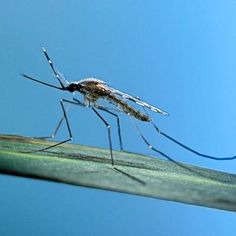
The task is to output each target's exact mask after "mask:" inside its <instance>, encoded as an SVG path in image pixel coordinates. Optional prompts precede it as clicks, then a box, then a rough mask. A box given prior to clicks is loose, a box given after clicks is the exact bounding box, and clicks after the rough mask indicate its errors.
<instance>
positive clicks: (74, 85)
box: [65, 82, 83, 93]
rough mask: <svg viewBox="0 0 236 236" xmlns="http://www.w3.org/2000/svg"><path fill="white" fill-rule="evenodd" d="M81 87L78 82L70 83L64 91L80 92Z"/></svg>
mask: <svg viewBox="0 0 236 236" xmlns="http://www.w3.org/2000/svg"><path fill="white" fill-rule="evenodd" d="M82 87H83V86H82V85H81V84H80V83H78V82H72V83H70V84H69V85H68V86H67V87H65V89H66V90H68V91H69V92H71V93H73V92H75V91H78V92H82Z"/></svg>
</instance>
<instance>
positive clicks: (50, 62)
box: [42, 47, 65, 88]
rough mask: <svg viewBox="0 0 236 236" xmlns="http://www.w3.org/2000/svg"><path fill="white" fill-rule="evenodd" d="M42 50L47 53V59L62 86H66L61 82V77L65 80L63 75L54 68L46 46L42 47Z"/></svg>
mask: <svg viewBox="0 0 236 236" xmlns="http://www.w3.org/2000/svg"><path fill="white" fill-rule="evenodd" d="M42 50H43V53H44V55H45V56H46V58H47V61H48V63H49V65H50V67H51V68H52V71H53V73H54V75H55V76H56V78H57V80H58V81H59V83H60V85H61V87H62V88H64V87H65V86H64V85H63V83H62V82H61V79H63V80H64V78H63V77H61V75H60V74H59V73H58V71H57V70H56V69H55V68H54V66H53V62H52V60H51V59H50V57H49V56H48V53H47V51H46V49H45V48H44V47H42Z"/></svg>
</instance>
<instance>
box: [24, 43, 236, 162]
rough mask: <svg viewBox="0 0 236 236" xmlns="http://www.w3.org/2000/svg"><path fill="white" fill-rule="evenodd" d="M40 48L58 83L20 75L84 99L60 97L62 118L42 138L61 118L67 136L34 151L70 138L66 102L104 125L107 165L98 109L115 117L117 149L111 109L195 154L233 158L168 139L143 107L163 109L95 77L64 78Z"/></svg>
mask: <svg viewBox="0 0 236 236" xmlns="http://www.w3.org/2000/svg"><path fill="white" fill-rule="evenodd" d="M42 51H43V53H44V55H45V57H46V59H47V61H48V63H49V66H50V67H51V69H52V71H53V74H54V76H55V77H56V79H57V80H58V82H59V84H60V86H56V85H53V84H49V83H46V82H44V81H41V80H38V79H35V78H33V77H30V76H28V75H25V74H22V76H23V77H25V78H26V79H29V80H32V81H34V82H37V83H40V84H43V85H45V86H48V87H52V88H55V89H58V90H62V91H68V92H70V93H72V94H73V95H75V93H76V92H79V93H80V94H82V95H83V96H84V99H83V101H80V100H79V99H77V98H74V97H73V98H72V100H67V99H61V100H60V104H61V108H62V111H63V117H62V118H61V119H60V122H59V123H58V125H57V127H56V130H55V131H54V133H53V134H52V135H51V136H50V137H44V138H54V137H55V135H56V133H57V131H58V129H59V128H60V126H61V124H62V122H63V120H65V122H66V127H67V130H68V134H69V138H67V139H66V140H63V141H61V142H58V143H56V144H54V145H51V146H48V147H45V148H42V149H40V150H36V151H45V150H48V149H51V148H53V147H56V146H59V145H61V144H63V143H67V142H69V141H71V140H72V139H73V136H72V132H71V128H70V124H69V120H68V116H67V110H66V107H65V104H66V103H67V104H72V105H75V106H81V107H89V108H91V109H92V111H93V112H94V113H95V114H96V115H97V116H98V117H99V119H100V120H101V121H102V122H103V123H104V124H105V126H106V127H107V135H108V143H109V150H110V157H111V165H112V166H114V164H115V163H114V158H113V149H112V140H111V126H110V125H109V123H108V122H107V121H106V120H105V118H104V117H103V116H102V115H101V113H100V112H99V111H103V112H106V113H108V114H110V115H112V116H114V117H115V118H116V122H117V129H118V137H119V145H120V149H121V151H123V150H124V149H123V143H122V138H121V128H120V119H119V116H118V115H117V114H116V113H115V112H113V110H115V111H118V112H123V113H125V114H126V115H128V116H130V117H133V118H135V119H137V120H140V121H142V122H147V123H151V125H152V126H153V127H154V129H155V130H156V131H157V132H158V133H159V134H160V135H162V136H164V137H165V138H167V139H169V140H170V141H172V142H174V143H176V144H177V145H179V146H181V147H182V148H184V149H186V150H188V151H190V152H192V153H194V154H196V155H198V156H202V157H205V158H209V159H214V160H232V159H236V156H232V157H222V158H221V157H215V156H210V155H206V154H202V153H200V152H198V151H195V150H194V149H192V148H190V147H188V146H186V145H185V144H183V143H181V142H179V141H178V140H176V139H174V138H172V137H171V136H169V135H168V134H166V133H164V132H162V131H160V129H159V128H158V127H157V126H156V125H155V123H154V122H153V120H152V118H151V117H150V116H149V115H148V113H147V111H146V110H147V109H148V110H150V111H152V112H155V113H158V114H160V115H163V116H167V115H168V113H167V112H166V111H163V110H162V109H160V108H157V107H155V106H152V105H150V104H149V103H147V102H145V101H143V100H141V99H140V98H139V97H135V96H132V95H129V94H127V93H124V92H122V91H120V90H117V89H115V88H113V87H110V86H109V85H108V84H107V83H106V82H104V81H102V80H99V79H96V78H85V79H82V80H79V81H75V82H69V81H67V80H66V79H65V78H64V76H63V75H62V74H61V73H60V72H59V71H58V70H57V69H56V68H55V67H54V64H53V61H52V60H51V59H50V57H49V55H48V53H47V51H46V49H45V48H42ZM100 100H104V101H106V102H108V103H109V104H112V105H113V106H114V107H115V109H112V108H110V107H106V106H103V105H100V104H99V101H100ZM127 101H129V102H133V103H134V104H136V105H139V106H140V107H142V108H143V111H144V112H142V111H140V110H138V109H136V108H135V107H134V106H132V105H130V104H129V103H128V102H127ZM136 128H137V130H138V133H139V135H140V137H141V138H142V140H143V141H144V143H145V144H146V145H147V146H148V148H149V149H151V150H153V151H155V152H157V153H159V154H161V155H162V156H164V157H165V158H167V159H169V160H171V161H174V160H173V159H172V158H171V157H169V156H167V155H166V154H165V153H163V152H161V151H160V150H158V149H156V148H155V147H153V146H152V145H151V143H150V142H149V141H148V140H147V139H146V138H145V137H144V135H143V134H142V133H141V131H140V130H139V128H138V127H137V126H136ZM174 162H175V161H174Z"/></svg>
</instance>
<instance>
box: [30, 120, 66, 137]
mask: <svg viewBox="0 0 236 236" xmlns="http://www.w3.org/2000/svg"><path fill="white" fill-rule="evenodd" d="M64 119H65V117H64V116H63V117H61V119H60V121H59V122H58V124H57V126H56V128H55V130H54V131H53V133H52V134H51V135H50V136H43V137H33V138H34V139H54V138H55V137H56V134H57V132H58V130H59V129H60V127H61V124H62V122H63V120H64Z"/></svg>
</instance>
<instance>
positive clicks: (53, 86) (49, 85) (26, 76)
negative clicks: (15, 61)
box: [22, 74, 64, 90]
mask: <svg viewBox="0 0 236 236" xmlns="http://www.w3.org/2000/svg"><path fill="white" fill-rule="evenodd" d="M22 76H23V77H25V78H27V79H29V80H33V81H35V82H38V83H40V84H44V85H46V86H48V87H52V88H56V89H60V90H64V87H62V88H61V87H58V86H55V85H52V84H48V83H45V82H43V81H40V80H37V79H34V78H32V77H30V76H28V75H25V74H22Z"/></svg>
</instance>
